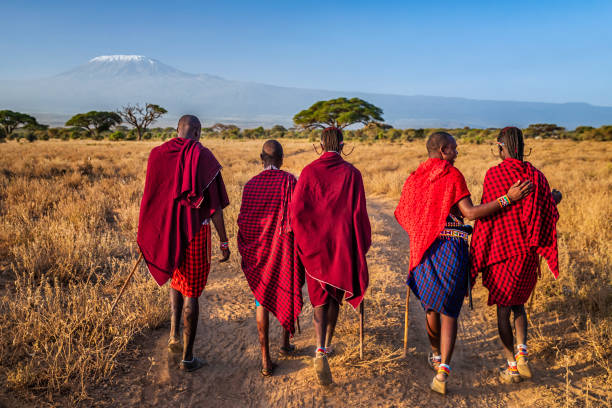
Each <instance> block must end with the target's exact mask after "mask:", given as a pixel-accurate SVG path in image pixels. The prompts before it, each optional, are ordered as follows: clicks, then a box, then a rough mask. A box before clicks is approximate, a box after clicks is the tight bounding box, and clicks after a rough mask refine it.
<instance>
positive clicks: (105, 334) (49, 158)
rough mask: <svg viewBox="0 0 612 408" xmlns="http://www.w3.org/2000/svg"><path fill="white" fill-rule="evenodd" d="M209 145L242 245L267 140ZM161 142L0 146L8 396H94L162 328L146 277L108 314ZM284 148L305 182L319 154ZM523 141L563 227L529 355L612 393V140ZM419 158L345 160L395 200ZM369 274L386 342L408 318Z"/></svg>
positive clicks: (475, 191)
mask: <svg viewBox="0 0 612 408" xmlns="http://www.w3.org/2000/svg"><path fill="white" fill-rule="evenodd" d="M203 143H204V144H205V145H207V146H208V147H209V148H211V150H212V151H213V152H214V153H215V155H216V156H217V158H218V159H219V161H220V162H221V163H222V164H223V166H224V171H223V177H224V179H225V183H226V186H227V189H228V193H229V195H230V200H231V205H230V207H229V208H228V209H227V210H226V211H225V216H226V224H227V226H228V233H229V235H230V238H234V237H235V235H236V232H237V231H236V228H237V227H236V217H237V214H238V209H239V205H240V193H241V189H242V186H243V185H244V183H245V182H246V181H247V180H248V179H249V178H250V177H252V176H254V175H255V174H256V173H257V172H258V171H259V168H258V166H257V164H258V152H259V149H260V147H261V144H262V141H231V142H228V141H223V140H204V141H203ZM156 144H157V143H145V142H142V143H136V142H123V143H109V142H87V141H78V142H60V141H49V142H34V143H31V144H19V143H16V142H9V143H6V144H0V169H1V172H0V214H1V215H2V221H1V224H0V259H1V261H0V262H1V263H0V268H1V273H0V284H1V285H2V286H3V287H4V288H3V290H2V291H1V292H0V315H1V316H2V317H1V318H0V383H2V384H5V385H6V388H7V389H10V390H12V391H16V392H18V393H19V394H20V395H22V396H25V397H26V398H28V397H29V398H32V397H35V396H36V397H40V396H41V395H47V396H48V397H49V399H51V396H53V395H57V394H62V393H66V392H68V391H70V392H71V394H72V397H70V398H71V399H72V400H73V401H79V400H82V399H84V398H86V397H87V390H88V387H90V386H91V385H94V384H96V383H99V382H100V381H101V380H104V379H108V378H109V377H111V376H112V375H113V372H114V371H113V370H114V369H115V368H116V367H117V365H118V364H120V363H121V361H122V356H124V355H125V353H126V352H128V351H129V345H130V344H131V342H133V340H134V339H135V337H136V336H137V335H138V334H139V333H142V332H143V330H145V329H147V328H156V327H159V326H160V325H162V324H164V323H165V322H166V320H167V318H168V312H167V310H168V308H167V298H166V296H167V295H166V292H165V290H164V289H160V288H157V287H156V285H155V283H154V282H153V280H152V279H150V278H149V277H148V276H147V274H146V273H145V272H142V273H138V274H136V277H135V279H134V281H133V282H132V283H131V285H130V287H129V290H128V291H127V292H126V294H125V295H124V297H123V299H122V301H121V302H120V304H119V306H118V307H117V309H116V311H115V313H114V315H113V316H112V317H111V318H108V317H107V316H108V312H109V310H110V305H111V303H112V301H113V299H114V297H115V296H116V294H117V293H118V291H119V288H120V286H121V284H122V282H123V279H124V278H125V277H126V276H127V273H128V272H129V269H130V268H131V266H132V264H133V262H134V260H135V259H136V247H135V236H136V228H137V221H138V208H139V203H140V197H141V194H142V187H143V184H144V173H145V168H146V159H147V156H148V152H149V151H150V149H151V148H152V147H154V146H155V145H156ZM283 144H284V146H285V152H286V158H285V169H287V170H288V171H291V172H293V173H294V174H296V175H298V174H299V172H300V170H301V168H302V167H303V166H304V165H305V164H307V163H308V162H309V161H311V160H312V159H313V158H314V154H313V152H312V148H311V145H310V144H309V143H307V142H306V141H303V140H297V141H296V140H291V141H289V140H288V141H284V142H283ZM527 144H528V147H532V148H533V154H532V155H531V157H530V159H529V160H530V161H532V162H533V163H534V164H535V165H536V166H537V167H538V168H539V169H541V170H542V171H543V172H544V174H545V175H546V176H547V178H548V180H549V182H550V184H551V186H552V187H554V188H557V189H559V190H561V191H562V192H563V193H564V200H563V202H562V203H561V204H560V206H559V210H560V213H561V220H560V222H559V225H558V229H559V249H560V267H561V276H560V278H559V280H558V281H554V280H553V279H552V278H551V276H550V274H549V273H548V271H547V270H546V268H544V269H545V271H544V274H543V279H542V280H541V281H540V282H539V283H538V287H537V297H536V300H535V302H534V306H533V308H534V310H533V313H532V317H533V320H534V324H535V327H534V328H533V330H532V331H531V333H532V340H531V341H530V344H531V347H532V350H533V353H534V354H535V355H537V356H540V357H542V358H548V359H553V358H554V357H561V356H563V357H564V358H579V359H580V360H581V361H582V362H584V363H585V364H587V365H589V366H592V367H595V368H596V370H595V374H593V375H595V376H597V377H598V378H600V379H601V380H602V381H604V382H607V383H608V384H612V372H611V367H610V356H611V354H612V321H611V313H612V306H611V305H612V289H611V288H612V285H611V284H612V276H611V266H612V244H611V242H612V197H611V192H612V164H611V163H612V143H603V142H573V141H534V140H529V141H528V143H527ZM459 152H460V156H459V158H458V160H457V167H458V168H459V169H460V170H461V171H462V172H463V173H464V175H465V176H466V179H467V182H468V186H469V188H470V190H471V192H472V195H473V198H474V201H477V200H478V199H479V197H480V195H481V192H482V181H483V178H484V174H485V172H486V170H487V169H488V168H489V167H491V166H493V165H495V164H496V163H497V162H498V159H496V158H495V157H494V156H493V155H492V154H491V151H490V148H489V146H487V145H471V144H468V145H464V144H461V141H460V142H459ZM424 158H425V154H424V142H422V141H419V142H412V143H404V144H391V143H380V144H370V145H368V144H357V148H356V149H355V152H354V154H353V155H351V156H350V157H349V158H348V160H349V161H351V162H353V163H354V164H355V165H356V166H357V167H358V168H359V169H360V170H361V172H362V174H363V177H364V182H365V187H366V193H367V194H368V196H370V197H374V196H377V197H380V198H381V199H383V200H384V199H389V200H391V201H392V202H394V203H395V202H396V201H397V199H398V197H399V193H400V190H401V187H402V184H403V182H404V180H405V178H406V177H407V175H408V174H409V173H410V172H411V171H413V170H414V169H415V168H416V167H417V165H418V163H419V162H420V161H422V160H423V159H424ZM373 227H374V228H373V231H374V240H378V241H380V240H386V239H387V240H388V239H389V238H388V236H385V235H384V234H382V233H380V231H382V226H380V225H378V226H377V224H376V222H373ZM377 231H378V233H377ZM232 245H234V244H233V243H232ZM386 245H393V243H392V242H388V243H387V244H386ZM233 252H234V254H235V253H236V251H235V246H234V248H233ZM379 267H381V266H380V265H379ZM231 268H233V269H236V270H239V268H240V266H239V257H238V256H233V257H232V260H231ZM375 279H376V278H374V283H373V285H372V287H373V289H372V290H375V291H378V292H376V293H371V294H370V299H371V300H370V304H369V307H370V308H371V309H372V310H375V311H377V313H378V314H379V316H380V327H378V326H376V325H373V326H372V328H371V332H369V333H370V334H369V335H370V336H372V337H371V339H372V341H380V342H381V343H382V344H384V343H385V340H386V338H385V336H388V333H386V332H384V331H383V330H382V327H383V326H390V325H393V326H398V327H399V325H400V324H401V322H399V321H398V315H397V313H391V312H390V309H388V308H387V304H386V303H385V300H384V299H385V296H384V292H385V290H386V289H385V287H384V285H382V286H381V285H379V284H375V283H376V282H375ZM398 307H399V306H398ZM551 317H554V319H555V320H554V321H551ZM351 324H352V323H351ZM349 330H351V331H352V330H353V326H349V325H348V323H347V324H344V323H343V324H340V326H339V328H338V331H339V335H341V334H342V333H343V331H349ZM351 347H353V346H351ZM353 351H354V350H353ZM396 354H397V349H394V350H392V349H389V350H384V353H382V354H380V355H376V356H372V359H371V360H370V361H369V362H358V361H356V360H355V359H354V358H352V357H350V356H354V353H353V352H350V353H346V356H347V357H340V356H339V357H338V360H336V363H335V364H353V365H362V366H364V365H365V366H369V367H371V368H372V367H374V363H376V367H381V365H380V364H379V363H380V362H381V361H383V360H384V361H385V362H386V364H388V365H390V366H391V367H392V366H393V365H394V364H396V365H397V364H399V363H398V362H397V360H396ZM343 359H346V361H345V360H343ZM372 369H373V368H372ZM3 388H4V385H3Z"/></svg>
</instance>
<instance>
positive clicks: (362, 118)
mask: <svg viewBox="0 0 612 408" xmlns="http://www.w3.org/2000/svg"><path fill="white" fill-rule="evenodd" d="M382 114H383V111H382V109H380V108H379V107H378V106H375V105H372V104H371V103H368V102H366V101H364V100H363V99H359V98H351V99H347V98H336V99H330V100H328V101H319V102H315V103H314V104H313V105H312V106H311V107H310V108H308V109H304V110H303V111H301V112H299V113H298V114H296V115H295V116H294V117H293V122H294V123H295V124H296V125H297V126H300V127H302V128H304V129H312V128H318V127H320V128H326V127H328V126H334V127H337V128H339V129H343V128H345V127H347V126H350V125H353V124H355V123H362V124H364V125H367V124H368V123H370V122H373V121H381V122H382V121H383V118H382Z"/></svg>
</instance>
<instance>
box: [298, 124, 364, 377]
mask: <svg viewBox="0 0 612 408" xmlns="http://www.w3.org/2000/svg"><path fill="white" fill-rule="evenodd" d="M343 146H344V142H343V136H342V132H341V131H340V130H339V129H337V128H327V129H324V130H323V132H322V133H321V147H322V149H323V151H324V153H323V154H322V156H321V157H320V158H319V159H317V160H315V161H313V162H312V163H310V164H309V165H308V166H306V167H305V168H304V170H302V173H301V175H300V177H299V179H298V183H297V187H296V188H295V191H294V193H293V198H292V199H291V207H290V211H291V227H292V228H293V231H294V234H295V240H296V242H297V245H298V250H299V254H300V259H301V260H302V263H303V264H304V267H305V268H306V282H307V285H308V295H309V297H310V303H312V306H313V308H314V313H313V319H314V326H315V331H316V337H317V338H316V341H317V349H316V353H315V359H314V365H315V370H316V373H317V377H318V379H319V382H320V383H321V384H322V385H329V384H331V382H332V377H331V371H330V369H329V364H328V362H327V354H328V353H329V352H330V345H331V340H332V337H333V335H334V329H335V326H336V322H337V319H338V312H339V309H340V303H341V302H342V298H343V297H345V294H346V301H347V302H348V303H349V304H350V305H351V306H353V307H354V308H357V306H359V304H360V303H361V302H362V300H363V297H364V295H365V292H366V289H367V288H368V281H369V275H368V265H367V263H366V253H367V252H368V249H369V248H370V244H371V229H370V220H369V218H368V212H367V209H366V199H365V191H364V188H363V180H362V178H361V173H360V172H359V170H357V169H356V168H355V167H354V166H353V165H352V164H350V163H348V162H346V161H345V160H344V159H343V158H342V156H341V153H342V148H343Z"/></svg>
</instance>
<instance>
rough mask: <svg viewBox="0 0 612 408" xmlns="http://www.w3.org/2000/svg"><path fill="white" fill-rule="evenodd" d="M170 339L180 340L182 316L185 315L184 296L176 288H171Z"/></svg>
mask: <svg viewBox="0 0 612 408" xmlns="http://www.w3.org/2000/svg"><path fill="white" fill-rule="evenodd" d="M170 308H171V314H170V338H171V339H177V340H178V339H179V338H180V333H179V330H180V326H181V315H182V314H183V295H182V294H181V292H179V291H178V290H176V289H174V288H170Z"/></svg>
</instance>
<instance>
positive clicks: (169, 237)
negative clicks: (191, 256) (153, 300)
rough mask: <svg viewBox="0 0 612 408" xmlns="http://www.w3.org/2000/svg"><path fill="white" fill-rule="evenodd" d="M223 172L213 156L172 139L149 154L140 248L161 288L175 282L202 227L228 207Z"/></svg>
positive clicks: (193, 143) (194, 145)
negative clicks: (172, 278)
mask: <svg viewBox="0 0 612 408" xmlns="http://www.w3.org/2000/svg"><path fill="white" fill-rule="evenodd" d="M220 172H221V165H220V164H219V162H218V161H217V159H216V158H215V156H214V155H213V154H212V153H211V152H210V150H208V149H207V148H205V147H204V146H202V145H201V144H200V142H196V141H194V140H190V139H183V138H174V139H170V140H168V141H167V142H165V143H164V144H162V145H161V146H158V147H156V148H154V149H153V150H152V151H151V154H150V155H149V161H148V164H147V176H146V179H145V187H144V193H143V196H142V202H141V204H140V216H139V219H138V236H137V242H138V246H139V247H140V251H141V252H142V255H143V256H144V259H145V261H146V263H147V267H148V268H149V272H150V273H151V275H152V276H153V278H155V281H156V282H157V283H158V284H159V285H160V286H161V285H163V284H164V283H166V281H168V279H170V278H171V277H172V273H173V272H174V270H175V269H176V268H178V266H179V264H180V262H181V260H182V257H183V256H184V253H185V249H186V248H187V245H188V244H189V242H191V240H192V239H193V237H195V235H196V234H197V233H198V232H199V231H200V228H201V227H202V223H203V222H204V221H205V220H206V219H207V218H210V217H211V216H212V214H213V213H214V212H215V210H218V209H223V208H224V207H226V206H227V205H228V204H229V199H228V197H227V192H226V190H225V184H224V183H223V179H222V177H221V173H220Z"/></svg>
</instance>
